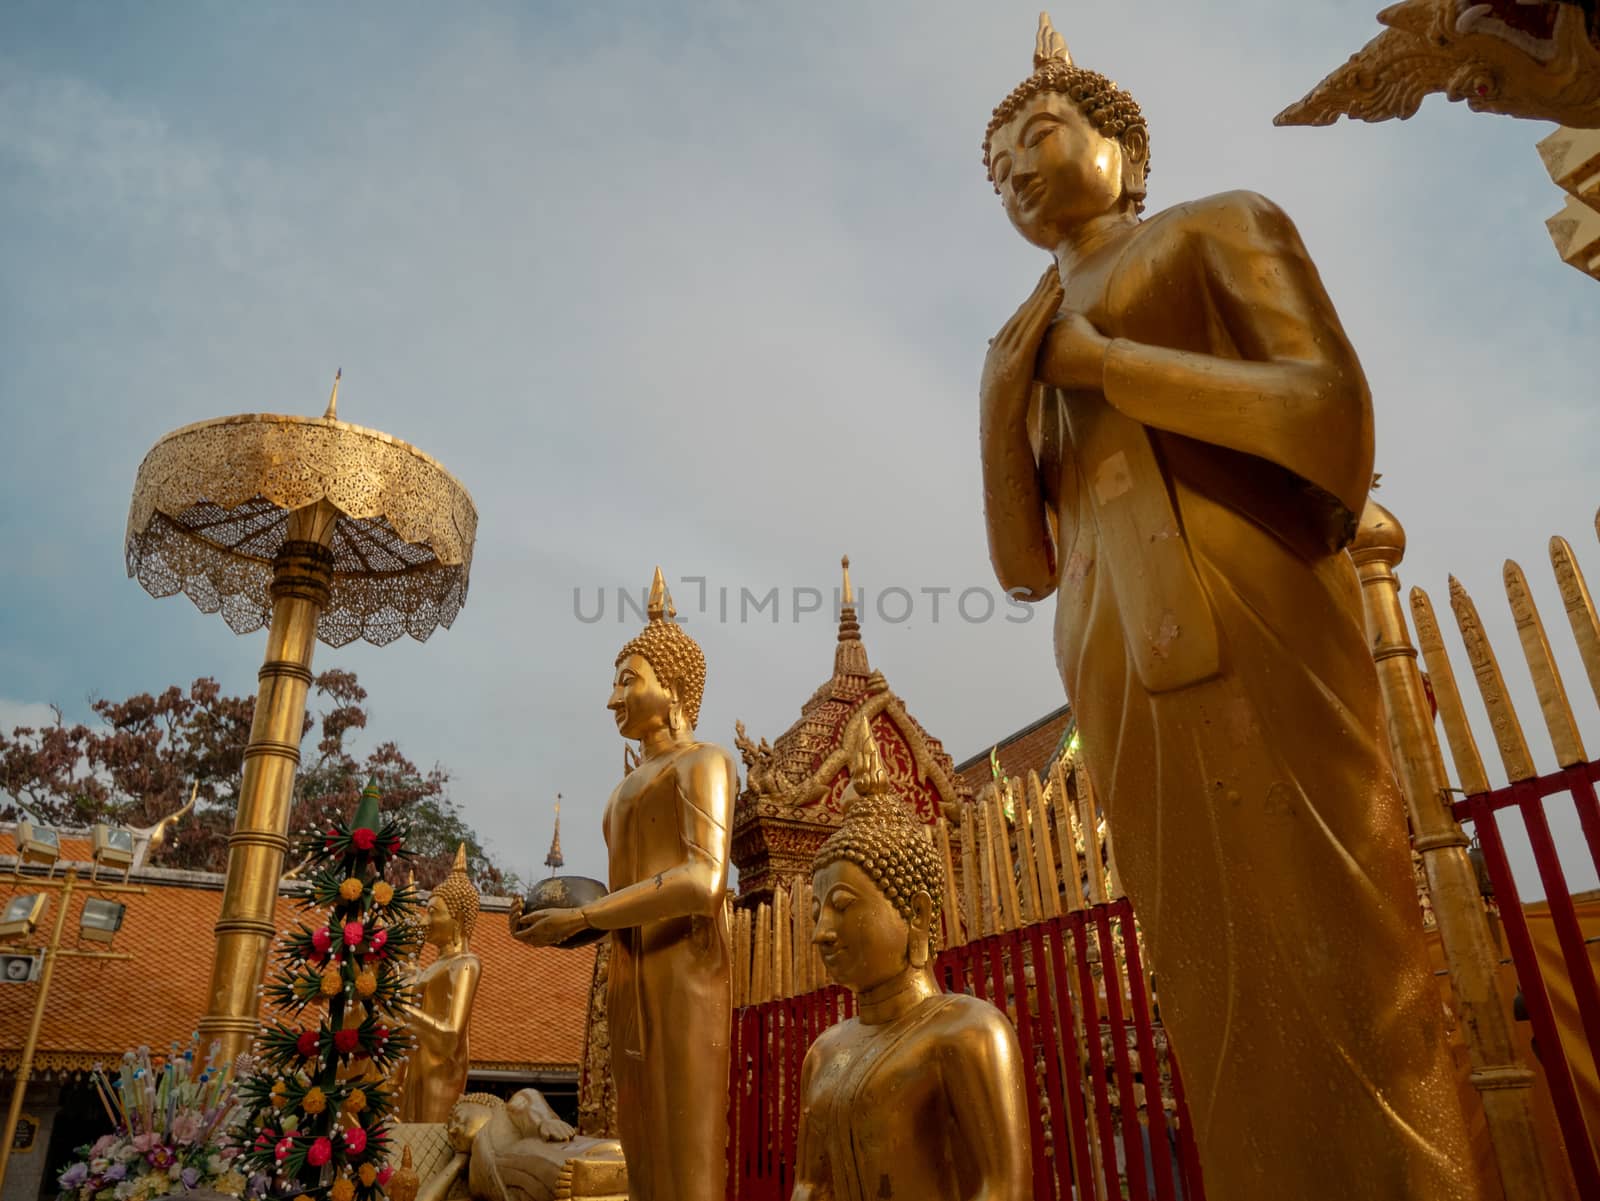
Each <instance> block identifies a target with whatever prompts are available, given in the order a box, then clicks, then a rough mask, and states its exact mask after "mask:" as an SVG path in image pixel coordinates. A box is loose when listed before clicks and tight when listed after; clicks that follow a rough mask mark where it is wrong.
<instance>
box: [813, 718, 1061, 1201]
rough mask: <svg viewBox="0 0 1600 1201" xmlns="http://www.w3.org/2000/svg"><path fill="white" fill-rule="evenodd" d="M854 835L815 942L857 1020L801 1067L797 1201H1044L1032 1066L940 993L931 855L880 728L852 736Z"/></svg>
mask: <svg viewBox="0 0 1600 1201" xmlns="http://www.w3.org/2000/svg"><path fill="white" fill-rule="evenodd" d="M850 741H851V743H852V753H853V759H852V764H851V769H850V785H849V787H848V789H847V790H846V794H845V795H846V800H847V802H848V803H847V807H846V810H845V816H844V823H843V824H842V825H841V826H840V827H839V829H838V830H836V831H835V832H834V833H833V834H832V835H831V836H830V837H829V838H828V840H827V841H826V842H824V843H823V844H822V849H821V850H820V851H819V852H818V853H817V857H816V860H815V864H814V867H813V875H812V887H813V890H814V895H815V900H814V901H813V903H812V915H813V920H814V922H815V934H814V937H813V941H814V942H815V943H816V945H817V947H818V949H819V951H820V952H821V955H822V961H823V964H824V965H825V967H826V968H827V971H828V975H829V976H830V977H831V978H832V979H833V980H834V982H835V983H838V984H842V985H844V986H845V987H846V988H848V989H850V991H851V992H853V993H855V995H856V1001H857V1005H858V1014H857V1016H855V1017H852V1018H849V1019H847V1020H846V1021H844V1022H841V1023H839V1024H838V1025H835V1026H832V1027H830V1028H829V1029H828V1030H826V1031H824V1032H823V1034H822V1035H821V1036H820V1037H819V1038H818V1039H817V1041H816V1042H815V1043H814V1044H813V1045H812V1047H811V1049H810V1050H809V1051H807V1052H806V1058H805V1063H804V1065H803V1067H802V1068H801V1076H800V1090H801V1108H800V1132H799V1140H798V1142H797V1144H796V1148H797V1163H796V1165H795V1188H794V1193H793V1195H792V1201H835V1199H837V1201H845V1199H846V1198H868V1197H916V1198H919V1201H920V1199H926V1201H957V1199H958V1198H964V1197H979V1196H981V1197H985V1198H990V1199H991V1201H1031V1198H1032V1196H1033V1184H1032V1170H1031V1160H1030V1155H1029V1151H1028V1147H1029V1133H1028V1118H1027V1106H1026V1102H1027V1095H1026V1092H1025V1080H1026V1077H1027V1072H1026V1070H1025V1069H1024V1065H1023V1061H1022V1053H1021V1050H1020V1049H1019V1047H1018V1045H1017V1035H1016V1031H1015V1030H1014V1029H1012V1026H1011V1023H1010V1021H1009V1020H1008V1019H1007V1018H1006V1016H1005V1015H1004V1014H1003V1013H1001V1012H1000V1011H999V1010H998V1009H996V1008H995V1007H994V1006H993V1005H990V1004H989V1003H988V1002H987V1001H980V1000H978V999H977V998H976V997H969V996H965V995H956V994H950V993H944V992H941V991H940V989H939V985H938V982H937V981H936V980H935V979H934V976H933V972H932V970H931V968H930V967H929V962H930V957H931V954H932V950H933V943H934V940H935V937H936V934H935V932H936V931H937V929H938V917H939V909H940V904H941V898H942V896H943V888H942V882H943V869H942V867H941V865H940V862H939V857H938V853H937V852H936V851H935V850H934V848H933V844H932V843H931V841H929V839H927V838H926V837H925V836H924V831H923V828H922V827H921V826H920V825H919V824H918V823H917V822H916V821H915V820H914V819H913V818H912V816H911V812H910V808H909V806H908V805H907V804H906V803H905V802H904V801H903V800H901V799H900V798H899V797H897V796H895V795H894V794H893V792H892V790H891V789H890V787H889V782H888V775H887V773H886V772H885V771H884V767H883V763H882V761H881V759H880V758H879V757H878V752H877V747H876V745H875V744H874V742H873V738H872V734H871V732H870V731H869V730H868V728H867V726H866V723H865V722H861V723H859V724H857V725H853V727H852V730H851V738H850Z"/></svg>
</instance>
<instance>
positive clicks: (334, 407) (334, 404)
mask: <svg viewBox="0 0 1600 1201" xmlns="http://www.w3.org/2000/svg"><path fill="white" fill-rule="evenodd" d="M343 374H344V368H343V367H339V368H336V369H335V370H334V373H333V392H332V394H331V395H330V396H329V397H328V411H327V412H326V413H324V414H323V415H322V419H323V420H324V421H335V420H337V419H338V416H339V377H340V376H341V375H343Z"/></svg>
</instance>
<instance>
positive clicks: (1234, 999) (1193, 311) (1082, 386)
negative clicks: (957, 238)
mask: <svg viewBox="0 0 1600 1201" xmlns="http://www.w3.org/2000/svg"><path fill="white" fill-rule="evenodd" d="M1034 68H1035V69H1034V73H1033V74H1032V75H1031V76H1029V77H1028V78H1027V79H1026V80H1024V81H1023V82H1022V83H1021V84H1020V85H1019V86H1018V87H1017V88H1015V89H1014V90H1013V91H1012V93H1011V94H1010V95H1009V96H1007V97H1006V98H1005V100H1004V101H1002V102H1001V104H1000V105H999V107H998V108H996V109H995V112H994V116H993V118H992V119H991V120H990V122H989V127H988V130H987V132H986V133H985V135H984V162H985V165H986V166H987V167H988V170H989V174H990V178H991V179H992V180H993V182H994V185H995V189H996V191H998V193H999V194H1000V198H1001V201H1002V203H1003V205H1004V207H1005V211H1006V215H1007V216H1008V217H1009V218H1010V220H1011V223H1012V225H1013V226H1014V227H1015V228H1016V229H1017V231H1018V232H1019V233H1020V234H1022V236H1023V237H1024V238H1026V239H1027V240H1028V241H1029V242H1031V243H1033V244H1034V245H1035V246H1037V247H1039V248H1040V249H1042V250H1045V251H1047V252H1048V253H1050V254H1051V255H1052V256H1053V258H1054V260H1055V261H1054V262H1053V263H1052V265H1051V267H1050V268H1049V270H1047V271H1046V272H1045V273H1044V276H1043V277H1042V278H1041V279H1040V280H1039V283H1038V285H1037V286H1036V287H1035V288H1034V290H1033V293H1032V295H1031V296H1029V297H1028V299H1027V300H1025V301H1024V302H1023V303H1022V306H1021V307H1020V308H1019V309H1018V310H1017V312H1016V314H1015V315H1014V316H1013V317H1012V318H1011V319H1010V320H1009V321H1007V322H1006V324H1005V326H1004V327H1003V328H1002V329H1001V330H1000V332H999V333H998V334H997V335H996V337H995V338H994V339H993V340H992V341H991V344H990V348H989V352H988V356H987V359H986V361H985V363H984V369H983V377H982V384H981V398H980V408H981V414H980V429H981V447H982V464H983V479H984V499H985V516H986V519H987V524H988V533H989V549H990V556H991V558H992V560H993V563H994V568H995V572H996V574H997V575H998V577H999V579H1000V582H1001V584H1002V586H1004V587H1005V588H1007V589H1018V590H1021V591H1022V593H1023V594H1024V595H1027V596H1028V597H1030V598H1031V599H1033V600H1036V601H1037V600H1043V599H1044V598H1045V597H1048V596H1049V595H1050V594H1051V593H1053V592H1057V591H1058V590H1059V599H1058V601H1057V608H1056V623H1055V626H1056V628H1055V646H1056V661H1057V665H1058V667H1059V669H1060V673H1061V678H1062V682H1063V684H1064V685H1065V687H1066V692H1067V695H1068V697H1069V698H1070V699H1071V701H1072V704H1073V709H1074V712H1075V714H1076V716H1077V719H1078V726H1079V729H1080V730H1081V731H1082V754H1083V756H1084V758H1085V760H1086V761H1087V765H1088V769H1089V772H1090V775H1091V776H1092V777H1093V779H1094V782H1095V784H1096V786H1097V788H1096V790H1097V791H1098V792H1099V793H1100V794H1101V796H1102V797H1103V798H1104V802H1105V810H1106V821H1107V824H1108V826H1109V829H1110V831H1111V835H1112V837H1113V838H1114V839H1115V841H1116V847H1117V860H1118V866H1119V869H1120V871H1121V876H1122V882H1123V884H1124V886H1125V887H1126V888H1127V890H1128V894H1129V896H1130V898H1131V899H1132V901H1133V904H1134V907H1135V909H1136V910H1137V912H1138V914H1139V918H1140V922H1141V925H1142V927H1143V929H1144V931H1145V934H1146V936H1147V941H1148V946H1149V950H1150V955H1151V958H1152V960H1153V966H1154V967H1155V969H1156V970H1157V971H1159V972H1160V977H1161V1009H1162V1014H1163V1016H1164V1017H1165V1018H1166V1020H1167V1023H1168V1025H1169V1028H1170V1029H1171V1032H1172V1042H1173V1046H1174V1048H1175V1049H1176V1051H1177V1054H1178V1057H1179V1060H1180V1062H1181V1064H1182V1067H1183V1076H1184V1082H1185V1087H1186V1089H1187V1092H1188V1101H1189V1109H1190V1111H1191V1113H1192V1114H1193V1116H1194V1121H1195V1126H1196V1134H1197V1140H1198V1144H1199V1148H1200V1155H1201V1161H1202V1165H1203V1170H1204V1173H1205V1182H1206V1192H1207V1195H1208V1196H1210V1197H1211V1198H1213V1201H1255V1199H1257V1198H1264V1197H1295V1198H1299V1199H1302V1201H1315V1199H1318V1198H1336V1197H1337V1198H1346V1197H1364V1198H1375V1199H1385V1201H1387V1199H1394V1201H1399V1199H1400V1198H1408V1199H1420V1201H1437V1199H1440V1198H1467V1197H1474V1196H1476V1195H1477V1189H1476V1187H1475V1185H1474V1183H1473V1182H1472V1181H1471V1180H1470V1179H1469V1178H1468V1175H1467V1172H1468V1167H1467V1165H1469V1164H1470V1163H1471V1162H1472V1157H1471V1156H1470V1155H1469V1154H1468V1151H1467V1144H1466V1134H1465V1125H1464V1122H1463V1120H1462V1116H1461V1113H1460V1110H1459V1107H1458V1105H1457V1103H1456V1100H1455V1094H1454V1090H1453V1085H1452V1082H1451V1068H1450V1059H1449V1053H1448V1048H1447V1046H1446V1043H1445V1039H1444V1034H1443V1031H1442V1029H1441V1025H1440V1016H1439V998H1438V992H1437V990H1436V989H1435V988H1434V985H1433V983H1432V980H1431V978H1430V974H1429V971H1428V962H1427V959H1426V956H1425V952H1424V948H1423V945H1422V941H1421V936H1420V931H1419V930H1418V928H1417V918H1416V894H1415V891H1414V889H1413V887H1412V881H1411V871H1410V863H1409V858H1408V855H1407V840H1406V823H1405V816H1404V811H1403V809H1402V807H1401V803H1400V797H1399V792H1398V788H1397V786H1396V783H1395V780H1394V777H1393V774H1392V772H1391V770H1390V766H1389V761H1388V749H1387V735H1386V732H1385V725H1384V714H1383V710H1382V706H1381V700H1380V695H1379V692H1378V683H1377V677H1376V674H1375V672H1374V668H1373V663H1372V656H1371V653H1370V650H1369V648H1368V646H1367V643H1366V637H1365V632H1364V628H1363V622H1362V611H1361V600H1360V593H1359V587H1358V583H1357V580H1356V574H1355V571H1354V569H1353V567H1352V564H1351V561H1350V558H1349V556H1348V555H1347V554H1346V553H1345V549H1344V548H1345V547H1346V545H1347V544H1348V543H1349V541H1350V539H1351V538H1352V537H1353V536H1354V533H1355V529H1356V515H1357V514H1359V513H1360V512H1361V511H1362V507H1363V504H1364V501H1365V498H1366V494H1367V489H1368V486H1369V484H1370V482H1371V478H1372V461H1373V432H1372V429H1373V424H1372V403H1371V396H1370V395H1369V393H1368V390H1367V383H1366V380H1365V378H1364V376H1363V374H1362V371H1361V364H1360V363H1359V361H1358V360H1357V358H1356V354H1355V351H1354V349H1353V348H1352V347H1351V345H1350V341H1349V339H1348V338H1347V337H1346V336H1345V333H1344V330H1343V329H1342V328H1341V326H1340V324H1339V318H1338V315H1337V314H1336V313H1335V312H1334V309H1333V304H1332V303H1331V301H1330V300H1329V299H1328V295H1327V293H1326V292H1325V291H1324V289H1323V286H1322V282H1321V280H1320V279H1319V278H1318V275H1317V270H1316V267H1315V266H1314V265H1313V264H1312V262H1311V259H1310V256H1309V255H1308V254H1307V253H1306V249H1305V246H1304V245H1303V244H1302V243H1301V241H1300V236H1299V234H1298V233H1297V232H1296V231H1295V228H1294V225H1293V224H1292V223H1291V222H1290V220H1289V218H1288V217H1287V216H1285V215H1284V214H1283V212H1282V211H1281V210H1280V209H1279V208H1278V207H1277V206H1276V205H1274V204H1273V203H1272V202H1271V201H1269V200H1267V199H1265V198H1264V197H1262V196H1258V195H1255V194H1253V193H1250V192H1228V193H1224V194H1222V195H1218V196H1211V197H1208V198H1206V199H1203V200H1195V201H1191V202H1189V203H1186V204H1179V205H1177V206H1175V207H1173V208H1169V209H1166V210H1165V211H1163V212H1159V213H1156V214H1154V215H1152V216H1145V215H1143V212H1142V210H1143V208H1144V198H1145V180H1146V175H1147V173H1148V170H1149V163H1150V146H1149V137H1148V131H1147V129H1146V127H1145V121H1144V118H1143V116H1142V115H1141V114H1140V112H1139V106H1138V105H1137V104H1135V103H1134V101H1133V98H1132V97H1131V96H1129V95H1128V94H1127V93H1126V92H1124V91H1123V90H1122V89H1121V88H1119V87H1117V86H1116V85H1115V84H1114V83H1112V82H1111V81H1110V80H1108V79H1106V78H1105V77H1104V76H1103V75H1100V74H1097V73H1096V72H1094V71H1089V70H1086V69H1084V68H1082V67H1080V66H1077V65H1075V64H1074V63H1073V62H1072V59H1071V57H1070V55H1069V54H1068V53H1067V48H1066V45H1065V43H1064V42H1063V41H1062V39H1061V38H1060V36H1059V35H1058V34H1057V33H1056V32H1055V31H1054V30H1053V29H1052V28H1051V27H1050V25H1049V22H1048V19H1047V18H1041V21H1040V29H1039V37H1038V42H1037V44H1036V48H1035V53H1034Z"/></svg>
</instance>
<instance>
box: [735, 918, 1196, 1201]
mask: <svg viewBox="0 0 1600 1201" xmlns="http://www.w3.org/2000/svg"><path fill="white" fill-rule="evenodd" d="M934 970H935V973H936V975H937V976H938V979H939V981H940V983H941V984H942V985H943V987H944V988H945V989H946V990H947V991H949V992H965V993H970V994H972V995H973V996H977V997H980V998H982V999H984V1000H986V1001H989V1002H990V1003H991V1004H993V1005H995V1006H997V1007H999V1008H1001V1009H1003V1010H1005V1012H1006V1014H1007V1016H1009V1017H1010V1018H1011V1021H1012V1024H1013V1025H1015V1026H1016V1028H1017V1037H1018V1041H1019V1042H1020V1044H1021V1048H1022V1058H1023V1061H1024V1063H1028V1064H1031V1065H1032V1068H1033V1076H1034V1078H1033V1080H1031V1081H1030V1082H1029V1083H1030V1087H1029V1088H1028V1090H1027V1092H1028V1096H1029V1099H1030V1101H1031V1102H1032V1104H1031V1106H1030V1108H1029V1114H1028V1121H1029V1126H1030V1144H1031V1148H1032V1161H1033V1190H1034V1197H1035V1199H1036V1201H1070V1199H1074V1198H1076V1199H1079V1201H1089V1199H1091V1198H1096V1199H1098V1201H1118V1199H1120V1198H1124V1197H1126V1198H1129V1199H1130V1201H1180V1199H1181V1201H1203V1198H1204V1196H1205V1194H1204V1191H1203V1190H1202V1188H1201V1183H1200V1164H1199V1158H1198V1156H1197V1154H1196V1152H1195V1146H1194V1140H1193V1136H1192V1132H1191V1128H1190V1124H1189V1120H1188V1111H1187V1109H1186V1108H1185V1106H1184V1101H1183V1090H1182V1084H1181V1082H1180V1080H1179V1078H1178V1069H1177V1064H1176V1062H1175V1061H1174V1060H1173V1058H1172V1056H1171V1053H1170V1050H1169V1048H1168V1047H1167V1044H1166V1037H1165V1032H1164V1031H1163V1030H1162V1028H1161V1026H1160V1024H1159V1022H1158V1021H1157V1020H1156V1017H1155V1013H1154V1010H1155V1006H1154V1005H1153V1004H1152V1002H1151V992H1150V981H1149V978H1148V977H1147V976H1146V974H1145V970H1144V964H1143V962H1142V960H1141V958H1140V954H1139V943H1138V939H1137V937H1136V935H1135V930H1134V922H1133V911H1132V908H1131V907H1130V906H1129V904H1128V901H1127V900H1126V899H1121V900H1117V901H1113V902H1111V903H1110V904H1104V905H1095V906H1092V907H1090V908H1088V909H1079V910H1076V911H1073V912H1071V913H1067V914H1065V915H1063V916H1060V917H1056V918H1051V919H1049V920H1047V921H1043V922H1038V923H1035V924H1033V925H1029V926H1024V927H1022V928H1020V929H1016V930H1010V931H1006V932H1004V933H1001V934H993V935H990V936H988V937H986V938H981V939H977V940H976V941H973V942H970V943H968V944H966V945H965V946H960V947H953V948H950V949H948V950H946V951H944V952H942V953H941V954H940V955H939V956H938V957H937V958H936V960H935V961H934ZM853 1012H854V998H853V997H851V995H850V994H849V993H848V992H846V991H845V990H843V989H840V988H838V987H829V988H824V989H819V990H817V991H815V992H811V993H807V994H805V995H803V996H798V997H789V998H786V999H783V1000H778V1001H769V1002H767V1003H765V1004H762V1005H753V1006H748V1007H745V1008H741V1009H739V1010H737V1011H736V1012H735V1014H734V1026H733V1056H732V1072H731V1080H730V1106H729V1126H730V1137H729V1144H728V1197H729V1198H730V1201H788V1199H789V1196H790V1193H791V1192H792V1191H793V1188H794V1162H795V1139H796V1135H797V1133H798V1131H799V1124H800V1114H799V1082H800V1067H801V1064H802V1063H803V1062H804V1060H805V1054H806V1050H807V1048H809V1047H810V1045H811V1043H812V1041H813V1040H814V1039H815V1038H816V1037H817V1036H818V1035H819V1034H820V1033H822V1031H823V1030H825V1029H827V1028H828V1027H829V1026H831V1025H833V1024H834V1023H835V1022H838V1021H842V1020H843V1019H844V1018H846V1017H849V1016H851V1015H852V1014H853Z"/></svg>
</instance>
